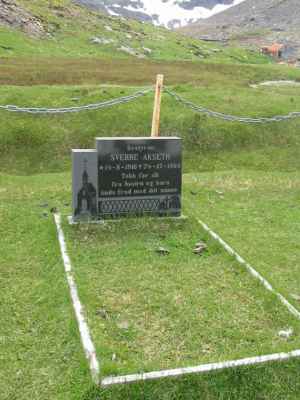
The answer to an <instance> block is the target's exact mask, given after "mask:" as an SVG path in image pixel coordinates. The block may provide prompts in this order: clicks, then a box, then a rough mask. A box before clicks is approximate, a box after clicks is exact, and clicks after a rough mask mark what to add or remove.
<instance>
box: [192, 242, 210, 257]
mask: <svg viewBox="0 0 300 400" xmlns="http://www.w3.org/2000/svg"><path fill="white" fill-rule="evenodd" d="M206 250H207V245H206V244H205V243H204V242H199V243H196V245H195V248H194V254H198V255H199V256H201V255H202V254H203V253H204V252H205V251H206Z"/></svg>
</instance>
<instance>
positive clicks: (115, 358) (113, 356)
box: [111, 353, 117, 361]
mask: <svg viewBox="0 0 300 400" xmlns="http://www.w3.org/2000/svg"><path fill="white" fill-rule="evenodd" d="M111 361H117V355H116V354H115V353H114V354H113V355H112V356H111Z"/></svg>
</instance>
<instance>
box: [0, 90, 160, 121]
mask: <svg viewBox="0 0 300 400" xmlns="http://www.w3.org/2000/svg"><path fill="white" fill-rule="evenodd" d="M152 91H153V88H152V87H151V88H146V89H143V90H140V91H138V92H136V93H134V94H132V95H129V96H124V97H119V98H117V99H112V100H108V101H104V102H101V103H95V104H88V105H85V106H77V107H64V108H42V107H39V108H35V107H19V106H13V105H7V106H1V105H0V110H5V111H9V112H14V113H27V114H66V113H76V112H80V111H88V110H100V109H102V108H107V107H112V106H115V105H119V104H125V103H129V102H130V101H133V100H136V99H138V98H140V97H142V96H145V95H146V94H148V93H150V92H152Z"/></svg>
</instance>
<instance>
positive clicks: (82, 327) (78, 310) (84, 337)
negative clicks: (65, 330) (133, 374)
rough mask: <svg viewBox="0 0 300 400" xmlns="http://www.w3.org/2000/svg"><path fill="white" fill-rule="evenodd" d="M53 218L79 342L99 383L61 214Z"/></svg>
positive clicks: (92, 345) (95, 358)
mask: <svg viewBox="0 0 300 400" xmlns="http://www.w3.org/2000/svg"><path fill="white" fill-rule="evenodd" d="M54 220H55V224H56V228H57V233H58V241H59V245H60V251H61V256H62V259H63V262H64V267H65V273H66V277H67V281H68V285H69V289H70V295H71V299H72V304H73V308H74V311H75V315H76V319H77V323H78V328H79V332H80V337H81V342H82V345H83V348H84V352H85V355H86V358H87V359H88V362H89V367H90V370H91V374H92V378H93V381H94V383H95V384H99V375H100V367H99V363H98V360H97V356H96V350H95V346H94V343H93V341H92V338H91V334H90V330H89V327H88V324H87V322H86V319H85V316H84V311H83V307H82V305H81V303H80V299H79V296H78V291H77V286H76V283H75V279H74V276H73V272H72V264H71V260H70V257H69V255H68V252H67V246H66V241H65V236H64V233H63V230H62V226H61V215H60V214H54Z"/></svg>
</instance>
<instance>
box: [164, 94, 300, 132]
mask: <svg viewBox="0 0 300 400" xmlns="http://www.w3.org/2000/svg"><path fill="white" fill-rule="evenodd" d="M165 92H166V93H168V94H169V95H170V96H172V97H173V98H175V99H176V100H177V101H178V102H179V103H181V104H183V105H185V106H186V107H188V108H190V109H192V110H194V111H196V112H199V113H203V114H206V115H208V116H210V117H214V118H219V119H222V120H225V121H232V122H242V123H247V124H265V123H270V122H280V121H286V120H291V119H294V118H300V112H296V111H295V112H290V113H289V114H287V115H276V116H274V117H270V118H267V117H261V118H252V117H237V116H235V115H231V114H224V113H220V112H217V111H213V110H209V109H208V108H205V107H202V106H198V105H197V104H194V103H192V102H191V101H189V100H187V99H185V98H183V97H181V96H179V95H178V94H177V93H175V92H173V91H172V90H170V89H168V88H165Z"/></svg>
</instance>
